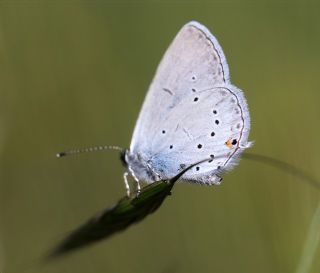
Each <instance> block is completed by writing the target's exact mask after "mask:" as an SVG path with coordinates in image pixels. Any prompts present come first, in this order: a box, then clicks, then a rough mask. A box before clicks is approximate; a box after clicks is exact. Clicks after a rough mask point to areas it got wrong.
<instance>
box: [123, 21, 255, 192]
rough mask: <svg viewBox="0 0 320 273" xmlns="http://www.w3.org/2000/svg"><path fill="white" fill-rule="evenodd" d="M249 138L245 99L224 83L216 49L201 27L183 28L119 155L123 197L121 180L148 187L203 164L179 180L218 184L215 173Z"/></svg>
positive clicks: (230, 161)
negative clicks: (128, 142) (126, 146)
mask: <svg viewBox="0 0 320 273" xmlns="http://www.w3.org/2000/svg"><path fill="white" fill-rule="evenodd" d="M249 132H250V115H249V111H248V106H247V103H246V99H245V97H244V94H243V92H242V91H241V90H240V89H239V88H237V87H235V86H234V85H232V84H231V82H230V75H229V67H228V64H227V61H226V58H225V55H224V53H223V51H222V48H221V46H220V45H219V43H218V41H217V39H216V38H215V37H214V36H213V35H212V34H211V33H210V31H209V30H208V29H207V28H206V27H205V26H203V25H201V24H200V23H198V22H195V21H191V22H189V23H187V24H186V25H184V26H183V27H182V29H181V30H180V31H179V32H178V34H177V35H176V37H175V38H174V40H173V42H172V43H171V45H170V46H169V48H168V49H167V51H166V53H165V54H164V56H163V58H162V60H161V62H160V64H159V66H158V68H157V71H156V73H155V76H154V79H153V81H152V83H151V85H150V87H149V91H148V93H147V95H146V98H145V100H144V103H143V106H142V109H141V111H140V114H139V117H138V120H137V123H136V126H135V129H134V132H133V136H132V140H131V145H130V148H129V149H127V150H125V151H124V153H123V156H122V158H123V161H124V163H125V165H126V166H127V169H128V171H127V172H126V173H125V174H124V178H125V182H126V187H127V190H129V185H128V181H127V176H128V175H129V174H130V175H131V176H132V177H133V178H134V179H135V180H136V181H137V182H139V181H145V182H146V183H153V182H156V181H160V180H167V179H170V178H172V177H174V176H175V175H177V173H179V172H181V171H183V170H184V169H185V168H186V167H187V166H190V165H192V164H194V163H195V162H199V161H201V160H202V161H203V160H204V159H206V158H207V159H208V160H206V161H205V162H202V163H201V164H197V165H196V166H194V167H193V168H191V169H190V170H188V171H187V172H185V173H184V174H183V176H182V177H181V179H182V180H184V181H189V182H194V183H199V184H207V185H213V184H220V182H221V180H222V178H221V173H223V172H224V171H226V170H230V169H231V168H232V167H233V166H234V165H235V164H236V162H237V158H238V157H239V155H240V154H241V153H242V152H243V151H244V150H245V149H246V148H248V147H249V146H250V144H251V143H250V142H248V136H249ZM138 189H139V187H138Z"/></svg>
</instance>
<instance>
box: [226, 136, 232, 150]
mask: <svg viewBox="0 0 320 273" xmlns="http://www.w3.org/2000/svg"><path fill="white" fill-rule="evenodd" d="M225 144H226V145H227V146H228V148H230V149H231V148H232V143H231V138H229V139H228V140H227V141H226V143H225Z"/></svg>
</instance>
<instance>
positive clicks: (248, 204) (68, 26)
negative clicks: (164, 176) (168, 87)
mask: <svg viewBox="0 0 320 273" xmlns="http://www.w3.org/2000/svg"><path fill="white" fill-rule="evenodd" d="M319 11H320V6H319V5H316V4H314V3H311V2H308V3H307V2H305V1H304V2H302V1H265V2H260V3H258V1H195V2H192V1H122V2H121V1H119V2H118V1H95V0H93V1H14V0H13V1H1V3H0V156H1V157H0V179H1V180H0V187H1V188H0V272H1V273H10V272H52V273H53V272H78V273H81V272H141V273H143V272H155V273H158V272H159V273H161V272H168V273H169V272H170V273H171V272H172V273H179V272H204V273H205V272H219V273H230V272H246V273H248V272H255V273H256V272H266V273H270V272H273V273H277V272H279V273H280V272H281V273H285V272H298V271H299V270H298V268H299V264H300V263H301V259H303V258H302V257H303V254H302V253H303V249H304V248H305V247H304V245H305V241H306V238H307V237H308V236H309V235H310V231H309V227H310V223H311V221H312V219H313V217H314V213H315V210H316V208H317V206H318V202H319V200H320V195H319V190H318V189H316V188H315V187H312V186H311V185H310V184H308V183H307V182H305V181H303V180H301V179H300V178H298V177H295V176H293V175H291V174H290V173H284V172H282V171H280V170H277V169H275V168H272V167H269V166H265V165H262V164H260V163H257V162H252V161H248V160H245V159H243V160H242V161H241V162H240V164H239V166H238V167H237V168H236V169H235V170H233V171H232V172H231V173H228V174H226V175H225V176H224V182H223V183H222V185H221V186H219V187H201V186H198V185H191V184H179V185H176V187H175V188H174V191H173V195H172V196H171V197H170V198H168V199H167V200H166V202H165V203H164V204H163V206H162V207H161V208H160V209H159V211H157V212H156V213H155V214H153V215H152V216H150V217H148V218H147V219H146V220H144V221H143V222H141V223H139V224H138V225H135V226H133V227H131V228H130V229H129V230H127V231H125V232H123V233H121V234H118V235H116V236H114V237H112V238H111V239H109V240H107V241H104V242H102V243H99V244H97V245H94V246H92V247H89V248H87V249H84V250H81V251H79V252H76V253H74V254H72V255H69V256H67V257H65V258H63V259H61V260H58V261H55V262H53V263H50V264H46V265H43V264H40V263H39V259H40V258H41V257H42V256H43V255H44V253H46V252H47V250H49V249H50V248H51V247H52V246H53V245H55V244H56V243H57V242H58V240H60V239H61V238H62V237H64V236H65V235H66V234H67V233H68V232H69V231H70V230H72V229H73V228H75V227H76V226H78V225H79V224H81V223H82V222H84V221H85V220H86V219H87V218H88V217H90V216H91V215H93V214H94V213H96V212H97V211H99V210H101V209H103V208H105V207H107V206H110V205H112V204H113V202H115V201H116V200H117V199H118V198H120V197H121V196H123V195H124V193H125V191H124V186H123V180H122V173H123V168H122V166H121V163H120V162H119V160H118V154H117V153H116V152H113V151H110V152H102V153H95V154H87V155H81V156H77V157H69V158H64V159H60V160H59V159H57V158H55V153H56V152H58V151H61V150H65V149H69V148H74V147H84V146H91V145H101V144H114V145H120V146H123V147H128V146H129V143H130V139H131V134H132V130H133V128H134V125H135V121H136V118H137V116H138V113H139V109H140V107H141V104H142V101H143V99H144V96H145V94H146V91H147V88H148V85H149V83H150V81H151V79H152V77H153V74H154V71H155V69H156V66H157V64H158V63H159V61H160V59H161V56H162V54H163V53H164V51H165V49H166V48H167V46H168V45H169V43H170V42H171V40H172V39H173V37H174V36H175V34H176V33H177V32H178V30H179V29H180V27H181V26H182V25H183V24H185V23H186V22H187V21H189V20H191V19H195V20H198V21H200V22H202V23H203V24H205V25H206V26H207V27H208V28H209V29H210V30H211V31H212V32H213V33H214V35H215V36H216V37H217V38H218V40H219V41H220V43H221V45H222V47H223V49H224V51H225V54H226V56H227V60H228V63H229V66H230V72H231V79H232V81H233V83H234V84H235V85H237V86H239V87H241V88H242V89H243V90H244V91H245V95H246V98H247V100H248V104H249V107H250V112H251V118H252V132H251V134H250V139H251V140H254V141H255V145H254V146H253V148H252V149H251V152H253V153H258V154H263V155H268V156H272V157H274V158H276V159H279V160H283V161H285V162H288V163H291V164H293V165H295V166H298V167H299V168H301V169H302V170H304V171H306V172H308V173H309V174H311V175H312V176H314V177H316V178H319V180H320V171H319V163H320V156H319V134H320V123H319V117H320V108H319V101H320V86H319V82H320V81H319V64H320V51H319V48H320V17H319ZM319 230H320V227H319ZM311 241H313V242H314V243H316V242H317V237H315V238H314V240H311ZM314 250H315V258H313V257H312V255H311V256H310V259H311V262H310V268H309V267H308V270H309V269H310V271H308V272H319V270H320V259H318V258H317V257H319V255H320V249H317V244H315V246H314ZM305 268H307V267H305ZM299 272H304V271H299ZM305 272H307V271H305Z"/></svg>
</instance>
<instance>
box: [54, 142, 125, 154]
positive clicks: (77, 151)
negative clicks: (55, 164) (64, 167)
mask: <svg viewBox="0 0 320 273" xmlns="http://www.w3.org/2000/svg"><path fill="white" fill-rule="evenodd" d="M105 150H117V151H121V152H123V150H124V149H123V148H121V147H118V146H112V145H108V146H95V147H87V148H80V149H75V150H69V151H64V152H60V153H57V154H56V156H57V157H65V156H69V155H78V154H83V153H91V152H98V151H105Z"/></svg>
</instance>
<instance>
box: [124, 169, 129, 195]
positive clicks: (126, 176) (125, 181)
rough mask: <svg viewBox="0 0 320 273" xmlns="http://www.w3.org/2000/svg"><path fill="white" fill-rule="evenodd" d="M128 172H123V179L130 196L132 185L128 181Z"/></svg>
mask: <svg viewBox="0 0 320 273" xmlns="http://www.w3.org/2000/svg"><path fill="white" fill-rule="evenodd" d="M128 175H129V174H128V172H125V173H124V174H123V180H124V185H125V187H126V191H127V196H128V197H129V196H130V186H129V182H128Z"/></svg>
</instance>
